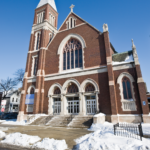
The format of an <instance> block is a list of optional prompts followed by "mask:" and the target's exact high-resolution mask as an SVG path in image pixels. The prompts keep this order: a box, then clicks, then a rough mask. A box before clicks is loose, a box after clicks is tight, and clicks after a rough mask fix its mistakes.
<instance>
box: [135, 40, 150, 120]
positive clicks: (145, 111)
mask: <svg viewBox="0 0 150 150" xmlns="http://www.w3.org/2000/svg"><path fill="white" fill-rule="evenodd" d="M132 50H133V57H134V62H135V69H136V74H137V84H138V89H139V95H140V100H141V108H142V113H143V121H144V122H145V123H150V116H148V114H149V106H148V101H147V96H146V87H145V83H144V80H143V77H142V73H141V68H140V63H139V59H138V55H137V51H136V46H135V45H134V43H133V40H132Z"/></svg>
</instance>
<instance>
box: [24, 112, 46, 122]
mask: <svg viewBox="0 0 150 150" xmlns="http://www.w3.org/2000/svg"><path fill="white" fill-rule="evenodd" d="M42 116H48V115H46V114H35V115H29V117H30V118H29V120H28V122H27V124H31V123H32V122H34V121H35V120H36V119H38V118H40V117H42Z"/></svg>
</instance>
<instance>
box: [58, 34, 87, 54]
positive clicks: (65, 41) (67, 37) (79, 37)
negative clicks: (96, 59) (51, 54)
mask: <svg viewBox="0 0 150 150" xmlns="http://www.w3.org/2000/svg"><path fill="white" fill-rule="evenodd" d="M71 38H75V39H77V40H79V41H80V43H81V45H82V48H85V47H86V43H85V40H84V39H83V37H82V36H80V35H79V34H74V33H71V34H69V35H68V36H66V37H65V38H64V39H63V40H62V42H61V43H60V45H59V48H58V52H57V55H60V54H61V53H62V51H63V48H64V46H65V44H66V43H67V41H69V40H70V39H71Z"/></svg>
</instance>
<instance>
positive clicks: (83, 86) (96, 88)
mask: <svg viewBox="0 0 150 150" xmlns="http://www.w3.org/2000/svg"><path fill="white" fill-rule="evenodd" d="M89 83H91V84H92V85H93V86H94V87H95V91H96V92H98V93H100V89H99V86H98V84H97V83H96V81H94V80H93V79H90V78H88V79H86V80H84V81H83V82H82V84H81V92H83V93H84V92H85V88H86V85H87V84H89Z"/></svg>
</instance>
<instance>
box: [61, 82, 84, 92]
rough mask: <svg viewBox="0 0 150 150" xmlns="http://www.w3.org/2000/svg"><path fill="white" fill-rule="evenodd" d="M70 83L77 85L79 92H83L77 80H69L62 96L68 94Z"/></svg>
mask: <svg viewBox="0 0 150 150" xmlns="http://www.w3.org/2000/svg"><path fill="white" fill-rule="evenodd" d="M69 83H74V84H76V86H77V87H78V91H79V92H81V88H80V83H79V82H78V81H77V80H76V79H69V80H67V81H66V82H65V83H64V84H63V87H62V94H66V93H67V89H68V86H69Z"/></svg>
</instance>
